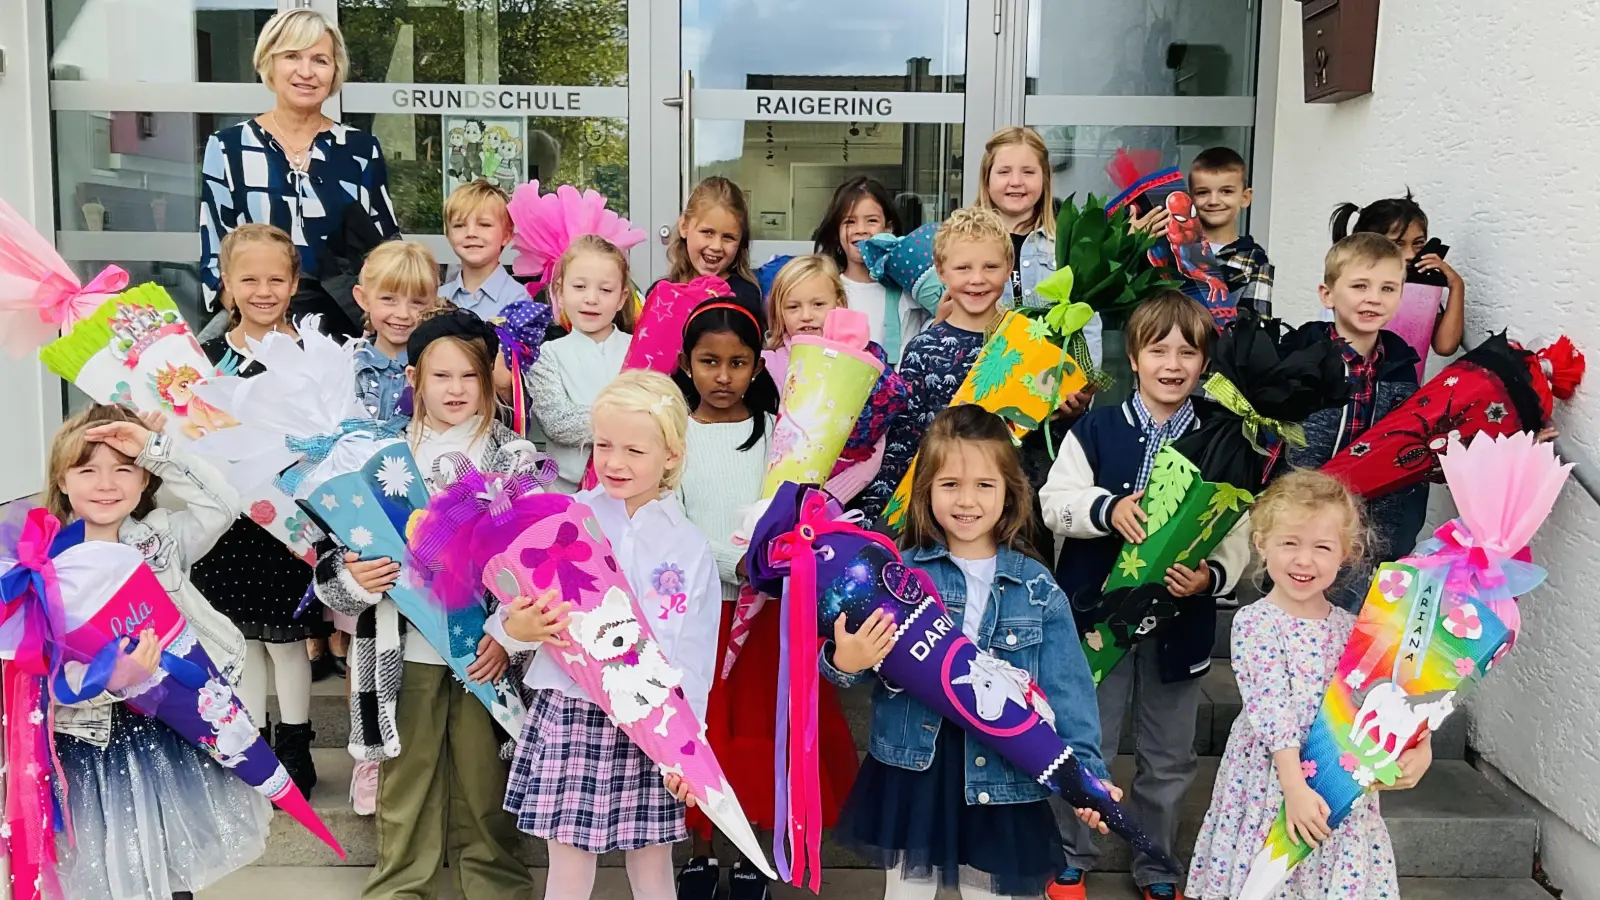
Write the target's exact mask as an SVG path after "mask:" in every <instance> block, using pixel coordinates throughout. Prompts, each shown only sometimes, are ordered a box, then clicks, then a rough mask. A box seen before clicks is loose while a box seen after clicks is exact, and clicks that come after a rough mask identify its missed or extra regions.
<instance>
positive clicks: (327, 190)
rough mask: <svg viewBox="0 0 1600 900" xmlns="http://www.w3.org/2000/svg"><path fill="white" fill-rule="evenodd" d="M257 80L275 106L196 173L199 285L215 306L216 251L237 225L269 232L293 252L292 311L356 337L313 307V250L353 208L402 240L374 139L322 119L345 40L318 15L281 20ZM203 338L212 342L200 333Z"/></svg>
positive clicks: (332, 308)
mask: <svg viewBox="0 0 1600 900" xmlns="http://www.w3.org/2000/svg"><path fill="white" fill-rule="evenodd" d="M255 67H256V73H257V74H258V75H259V76H260V77H261V81H262V82H263V83H264V84H266V86H267V87H268V88H270V89H271V90H272V92H273V94H274V96H275V97H276V100H275V101H274V103H273V105H272V108H271V109H269V110H267V111H266V112H264V113H262V114H261V115H259V116H256V117H255V118H253V119H247V120H245V121H244V122H241V123H239V124H238V125H234V126H232V127H229V128H224V129H222V130H221V131H218V132H216V133H215V134H213V135H211V139H210V140H209V141H207V143H206V152H205V159H204V162H203V164H202V167H201V176H202V179H203V181H204V185H203V186H202V188H201V191H200V277H201V280H202V282H204V287H205V295H206V304H207V306H208V307H210V308H215V305H216V296H217V291H218V290H219V289H220V288H221V286H222V280H221V274H220V272H219V270H218V265H217V250H218V248H219V247H221V246H222V239H223V238H225V237H227V236H228V233H229V232H230V231H233V230H234V229H235V228H237V227H238V226H240V225H244V224H246V223H251V222H255V223H260V224H266V225H274V226H277V227H278V228H280V229H282V230H283V231H285V232H287V233H288V234H289V235H291V236H292V238H293V240H294V243H295V247H296V249H297V250H298V251H299V253H300V272H301V278H302V285H301V288H302V293H301V295H300V296H297V297H296V298H295V304H294V312H295V314H296V315H299V314H301V313H303V312H308V311H313V310H314V311H318V312H323V313H325V321H324V325H323V327H324V330H326V331H329V332H330V333H335V334H340V335H343V336H357V335H359V334H360V333H361V329H360V327H359V326H360V323H359V322H356V321H352V320H350V317H349V316H347V315H345V314H344V313H343V312H341V311H340V309H339V307H338V305H337V304H333V303H331V302H330V303H317V302H316V301H317V299H318V298H317V296H316V295H315V294H308V293H306V289H307V288H308V287H309V288H315V285H316V282H315V279H316V277H317V275H318V271H317V269H318V251H320V250H321V249H322V247H323V244H324V243H325V242H326V241H327V239H328V237H329V235H331V234H334V233H336V232H338V231H339V230H340V229H341V228H343V227H344V226H345V211H346V209H347V208H348V207H350V206H351V205H352V204H359V206H360V208H361V209H362V210H363V211H365V212H366V214H367V216H368V217H369V218H370V219H371V223H372V226H373V229H374V230H375V231H376V232H377V234H376V237H377V238H379V239H382V238H388V237H392V236H394V235H395V234H397V233H398V232H399V230H400V229H399V226H398V225H396V223H395V218H394V212H393V210H392V207H391V206H390V203H389V185H388V169H387V168H386V167H385V165H384V161H383V150H382V149H381V148H380V147H379V146H378V141H377V139H376V138H374V137H373V136H372V135H370V134H367V133H365V132H361V131H357V130H356V129H354V128H350V127H348V126H345V125H341V124H339V123H337V122H334V121H333V120H331V119H329V118H328V117H327V116H324V115H323V114H322V103H323V101H325V100H327V99H328V97H329V95H331V94H333V93H335V92H337V91H338V90H339V87H340V85H342V84H343V83H344V79H345V76H346V75H347V74H348V73H349V70H350V59H349V56H348V55H347V54H346V52H345V44H344V37H343V35H341V34H340V33H339V29H338V27H337V26H335V25H334V24H333V23H331V22H329V21H328V20H327V19H326V18H324V17H323V16H322V14H321V13H318V12H315V11H313V10H309V9H295V10H289V11H287V12H281V13H278V14H277V15H275V16H273V17H272V18H271V19H269V20H267V24H266V27H265V28H263V29H262V30H261V37H260V39H259V40H257V41H256V50H255ZM206 336H208V337H209V336H210V335H206Z"/></svg>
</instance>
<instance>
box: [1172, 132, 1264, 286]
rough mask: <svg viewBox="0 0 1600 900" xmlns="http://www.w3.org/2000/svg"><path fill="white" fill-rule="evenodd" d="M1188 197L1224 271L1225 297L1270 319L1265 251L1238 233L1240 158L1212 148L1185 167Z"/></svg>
mask: <svg viewBox="0 0 1600 900" xmlns="http://www.w3.org/2000/svg"><path fill="white" fill-rule="evenodd" d="M1189 193H1190V195H1191V196H1192V197H1193V198H1194V205H1195V210H1196V211H1197V212H1198V213H1199V214H1200V224H1201V226H1202V227H1204V228H1205V231H1206V241H1207V242H1208V243H1209V244H1210V245H1211V252H1212V253H1213V254H1214V255H1215V256H1216V257H1217V261H1218V262H1220V263H1222V266H1223V268H1224V269H1225V271H1224V273H1223V277H1224V278H1225V279H1226V280H1227V282H1228V296H1229V298H1230V299H1231V300H1232V301H1233V305H1234V306H1235V307H1244V308H1249V309H1253V310H1255V311H1256V312H1257V313H1258V314H1260V315H1263V316H1270V315H1272V263H1270V262H1268V261H1267V251H1266V249H1265V248H1264V247H1262V246H1261V245H1260V244H1258V243H1256V242H1255V241H1254V240H1252V239H1251V237H1250V236H1249V235H1247V234H1246V235H1241V234H1240V233H1239V213H1240V212H1242V211H1243V210H1245V209H1248V208H1249V207H1250V201H1251V199H1252V196H1253V193H1254V192H1253V191H1252V190H1251V188H1250V184H1249V178H1248V173H1247V172H1246V169H1245V164H1244V157H1242V156H1240V155H1239V154H1238V153H1236V152H1235V151H1233V150H1231V149H1229V148H1227V147H1212V148H1211V149H1210V150H1207V151H1205V152H1204V153H1201V154H1200V155H1199V156H1196V157H1195V158H1194V162H1192V163H1190V164H1189Z"/></svg>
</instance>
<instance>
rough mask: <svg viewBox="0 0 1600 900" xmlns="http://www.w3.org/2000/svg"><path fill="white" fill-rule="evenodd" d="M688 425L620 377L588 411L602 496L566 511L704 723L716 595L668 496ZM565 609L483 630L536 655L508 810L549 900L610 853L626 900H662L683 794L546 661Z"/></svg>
mask: <svg viewBox="0 0 1600 900" xmlns="http://www.w3.org/2000/svg"><path fill="white" fill-rule="evenodd" d="M688 418H689V416H688V409H687V408H686V406H685V404H684V401H683V397H682V395H681V394H680V393H679V391H678V388H677V386H675V385H674V384H673V383H672V381H671V380H670V379H668V378H667V377H666V376H664V375H661V374H659V373H656V372H650V371H644V370H633V371H629V372H625V373H623V374H622V375H620V376H618V377H617V378H616V379H615V380H613V381H612V382H611V383H610V384H609V385H607V386H606V387H605V389H604V390H602V391H601V392H600V395H599V396H598V397H597V398H595V402H594V410H593V421H594V436H595V471H596V473H597V474H598V475H599V478H600V486H599V487H596V488H593V489H591V490H588V491H584V492H582V493H580V494H579V495H578V497H577V499H578V501H579V502H581V503H584V504H585V505H587V506H589V507H590V508H591V509H592V510H593V512H594V516H595V520H596V521H597V522H598V523H599V526H600V529H601V531H602V532H603V533H604V536H605V538H606V540H608V541H609V542H610V543H611V546H612V548H613V549H614V550H615V552H616V556H617V562H618V564H619V565H620V567H621V568H622V571H623V573H624V574H625V575H626V576H627V578H628V582H629V584H630V585H632V586H633V588H634V591H635V593H636V595H637V597H638V599H639V602H640V604H641V605H642V606H643V608H644V609H645V610H647V614H648V615H650V616H651V618H652V621H651V623H650V624H651V627H652V629H653V631H654V633H655V637H656V639H657V641H658V643H659V645H660V652H661V654H662V655H663V656H664V657H665V664H666V665H668V666H670V667H672V668H674V669H676V670H677V671H678V672H680V673H681V678H682V680H681V682H680V683H679V684H678V685H677V689H678V690H680V691H681V692H682V694H683V696H684V699H686V700H687V701H688V703H689V706H690V708H691V709H692V710H694V712H695V714H696V715H697V716H699V717H700V719H701V721H702V722H703V721H705V715H706V698H707V694H708V693H709V691H710V688H711V681H712V678H714V677H715V676H714V670H715V665H716V657H715V656H714V655H713V653H712V648H713V647H714V646H715V645H716V640H715V634H716V628H717V616H718V613H719V612H720V609H719V608H720V606H721V604H720V603H718V602H717V601H718V599H719V598H720V597H721V588H720V586H719V585H718V583H717V562H716V560H715V559H714V558H713V556H712V553H711V547H710V544H709V543H708V541H707V540H706V537H705V535H704V534H703V533H701V531H700V529H698V528H696V527H695V526H694V525H693V524H692V523H691V522H690V521H689V520H688V518H687V517H686V516H685V515H684V510H683V504H682V503H681V502H679V500H678V498H677V497H676V495H675V494H674V491H675V489H676V488H677V487H678V485H679V483H680V481H681V480H682V478H683V461H684V448H685V434H686V431H687V428H688ZM570 609H571V604H570V603H563V602H559V598H557V597H556V596H555V595H553V594H552V595H550V596H549V597H548V598H547V599H528V600H519V601H518V602H517V603H515V604H514V605H513V606H512V608H510V609H508V610H506V611H505V614H504V615H503V617H500V616H492V617H490V620H489V623H488V624H487V625H486V626H485V628H486V630H488V631H489V632H490V633H491V634H493V635H494V636H495V637H496V638H497V639H498V640H500V642H501V643H502V644H504V645H505V646H506V647H507V649H509V650H512V651H514V652H517V651H526V650H537V651H538V652H537V655H536V656H535V658H534V661H533V664H532V665H531V666H530V667H529V669H528V675H527V678H526V679H525V680H524V684H526V685H527V687H529V688H531V689H532V690H533V691H534V697H535V699H534V700H533V702H532V704H531V705H530V707H529V709H528V715H527V718H526V720H525V722H524V724H523V733H522V736H521V738H520V739H519V740H518V742H517V755H516V759H515V761H514V763H513V769H512V775H511V780H510V783H509V784H508V785H507V787H506V795H505V807H506V809H508V810H511V811H512V812H513V813H515V815H516V817H517V827H518V828H520V829H522V830H523V831H525V832H527V833H529V834H532V835H535V836H537V837H542V838H544V839H545V840H546V841H548V842H549V850H550V874H549V880H548V882H547V884H546V886H545V894H544V896H545V898H546V900H583V898H587V897H589V896H590V895H591V893H592V892H593V890H594V879H595V868H596V865H597V863H598V855H599V854H601V853H607V852H610V851H612V850H621V851H624V852H625V854H626V856H627V868H628V883H629V886H630V887H631V888H632V891H633V896H634V897H637V898H639V900H672V897H673V875H672V844H673V843H675V842H677V841H681V840H683V839H684V838H685V837H686V836H687V835H688V830H687V828H686V827H685V823H684V800H685V798H687V797H688V796H689V787H688V785H687V784H685V783H683V782H682V780H681V779H679V778H678V776H676V775H670V774H669V775H667V776H665V778H663V776H662V774H661V771H660V767H659V766H658V765H657V764H656V763H655V762H652V761H651V759H650V757H648V756H646V755H645V752H644V751H643V750H641V749H639V746H638V745H637V744H635V743H633V742H632V741H630V740H629V739H628V737H627V736H626V735H625V734H624V733H623V732H622V731H621V729H619V728H618V727H617V726H616V725H615V724H614V723H613V722H612V721H611V720H610V719H608V718H607V716H606V713H605V712H604V711H603V710H602V709H601V708H600V707H599V706H597V705H596V704H595V703H593V702H591V700H590V698H588V697H587V696H585V695H584V692H583V689H582V688H580V687H579V686H578V684H577V683H576V682H575V681H573V679H572V676H570V675H568V674H566V672H565V671H563V670H562V668H561V665H560V664H559V663H558V662H557V661H556V660H555V659H554V658H553V657H552V656H551V654H552V653H557V652H560V648H562V647H566V646H569V644H568V641H567V640H566V639H564V638H561V637H558V635H560V634H562V633H563V632H565V631H567V630H568V628H569V620H568V617H567V612H568V611H569V610H570ZM658 610H659V616H657V615H656V612H657V611H658ZM590 615H591V616H598V615H600V613H598V612H595V613H590ZM623 630H626V629H625V628H619V631H623Z"/></svg>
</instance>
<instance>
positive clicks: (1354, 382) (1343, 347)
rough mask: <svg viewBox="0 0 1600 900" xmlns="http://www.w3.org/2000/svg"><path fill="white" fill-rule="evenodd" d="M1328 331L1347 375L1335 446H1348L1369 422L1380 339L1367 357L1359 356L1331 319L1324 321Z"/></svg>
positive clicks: (1375, 391) (1374, 398) (1379, 361)
mask: <svg viewBox="0 0 1600 900" xmlns="http://www.w3.org/2000/svg"><path fill="white" fill-rule="evenodd" d="M1328 334H1329V335H1330V336H1332V338H1333V341H1334V343H1336V344H1338V345H1339V354H1340V355H1341V356H1343V357H1344V370H1345V372H1346V374H1347V375H1348V376H1349V378H1350V402H1349V403H1348V404H1347V405H1346V407H1345V410H1346V412H1347V415H1346V416H1345V417H1344V420H1343V421H1342V422H1341V423H1340V428H1339V447H1340V448H1343V447H1348V446H1350V444H1351V443H1352V442H1354V441H1355V439H1356V438H1358V437H1360V436H1361V433H1362V432H1364V431H1366V430H1367V428H1368V427H1370V426H1371V425H1372V416H1373V413H1374V412H1376V403H1377V396H1378V369H1379V367H1381V366H1382V365H1383V341H1381V340H1380V341H1378V342H1377V343H1376V344H1373V345H1372V355H1371V356H1368V357H1366V358H1362V356H1361V354H1359V353H1357V352H1356V350H1355V348H1354V347H1352V346H1350V342H1349V341H1346V340H1345V339H1344V338H1342V337H1340V336H1339V333H1338V332H1337V331H1336V330H1334V326H1333V323H1332V322H1329V323H1328Z"/></svg>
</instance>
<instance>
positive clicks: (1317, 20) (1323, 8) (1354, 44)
mask: <svg viewBox="0 0 1600 900" xmlns="http://www.w3.org/2000/svg"><path fill="white" fill-rule="evenodd" d="M1300 4H1301V6H1300V18H1301V28H1302V31H1303V34H1304V38H1305V41H1304V43H1305V73H1306V75H1305V80H1306V102H1307V103H1338V102H1339V101H1341V100H1349V99H1350V98H1352V97H1359V96H1361V95H1362V94H1370V93H1372V65H1373V60H1374V57H1375V55H1376V50H1377V47H1378V0H1300Z"/></svg>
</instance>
